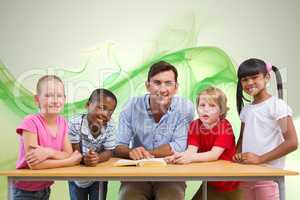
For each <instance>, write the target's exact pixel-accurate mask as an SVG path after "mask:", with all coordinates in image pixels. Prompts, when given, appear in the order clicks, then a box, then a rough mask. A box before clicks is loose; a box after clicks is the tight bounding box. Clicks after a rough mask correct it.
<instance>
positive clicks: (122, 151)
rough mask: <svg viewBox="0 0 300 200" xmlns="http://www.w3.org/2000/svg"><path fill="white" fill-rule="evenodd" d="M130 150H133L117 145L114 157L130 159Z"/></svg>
mask: <svg viewBox="0 0 300 200" xmlns="http://www.w3.org/2000/svg"><path fill="white" fill-rule="evenodd" d="M130 150H131V149H130V148H129V147H128V146H126V145H122V144H120V145H117V146H116V148H115V150H114V156H116V157H121V158H127V159H128V158H129V152H130Z"/></svg>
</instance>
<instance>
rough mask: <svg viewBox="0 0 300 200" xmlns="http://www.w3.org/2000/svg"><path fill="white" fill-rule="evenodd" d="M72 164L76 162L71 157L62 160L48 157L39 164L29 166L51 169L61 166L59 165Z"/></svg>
mask: <svg viewBox="0 0 300 200" xmlns="http://www.w3.org/2000/svg"><path fill="white" fill-rule="evenodd" d="M72 165H74V163H73V162H72V161H71V160H70V159H68V158H66V159H60V160H53V159H48V160H45V161H43V162H41V163H39V164H36V165H33V166H29V167H30V169H50V168H59V167H69V166H72Z"/></svg>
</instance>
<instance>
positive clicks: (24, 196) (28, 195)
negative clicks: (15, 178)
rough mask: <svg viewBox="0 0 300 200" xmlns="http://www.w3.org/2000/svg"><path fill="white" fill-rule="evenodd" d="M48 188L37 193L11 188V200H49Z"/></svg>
mask: <svg viewBox="0 0 300 200" xmlns="http://www.w3.org/2000/svg"><path fill="white" fill-rule="evenodd" d="M49 197H50V188H45V189H42V190H39V191H27V190H22V189H19V188H16V187H13V200H37V199H38V200H49Z"/></svg>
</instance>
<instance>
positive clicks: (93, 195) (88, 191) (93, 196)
mask: <svg viewBox="0 0 300 200" xmlns="http://www.w3.org/2000/svg"><path fill="white" fill-rule="evenodd" d="M102 191H103V193H102V194H101V196H102V199H103V200H106V194H107V182H103V188H102ZM69 192H70V198H71V200H88V199H89V200H99V182H94V183H93V184H92V185H91V186H89V187H87V188H81V187H78V186H77V185H76V184H75V183H74V182H73V181H69Z"/></svg>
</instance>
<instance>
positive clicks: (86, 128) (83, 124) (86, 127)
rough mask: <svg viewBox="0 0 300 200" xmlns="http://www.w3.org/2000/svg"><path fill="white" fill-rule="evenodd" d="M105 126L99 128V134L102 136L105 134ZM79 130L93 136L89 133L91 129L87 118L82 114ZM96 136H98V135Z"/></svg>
mask: <svg viewBox="0 0 300 200" xmlns="http://www.w3.org/2000/svg"><path fill="white" fill-rule="evenodd" d="M105 130H106V128H105V127H102V128H101V134H100V135H99V136H103V135H104V134H105ZM80 131H81V133H82V134H84V135H87V136H90V137H93V136H92V134H91V130H90V128H89V122H88V120H87V115H86V114H85V115H82V122H81V127H80ZM99 136H98V137H99Z"/></svg>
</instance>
